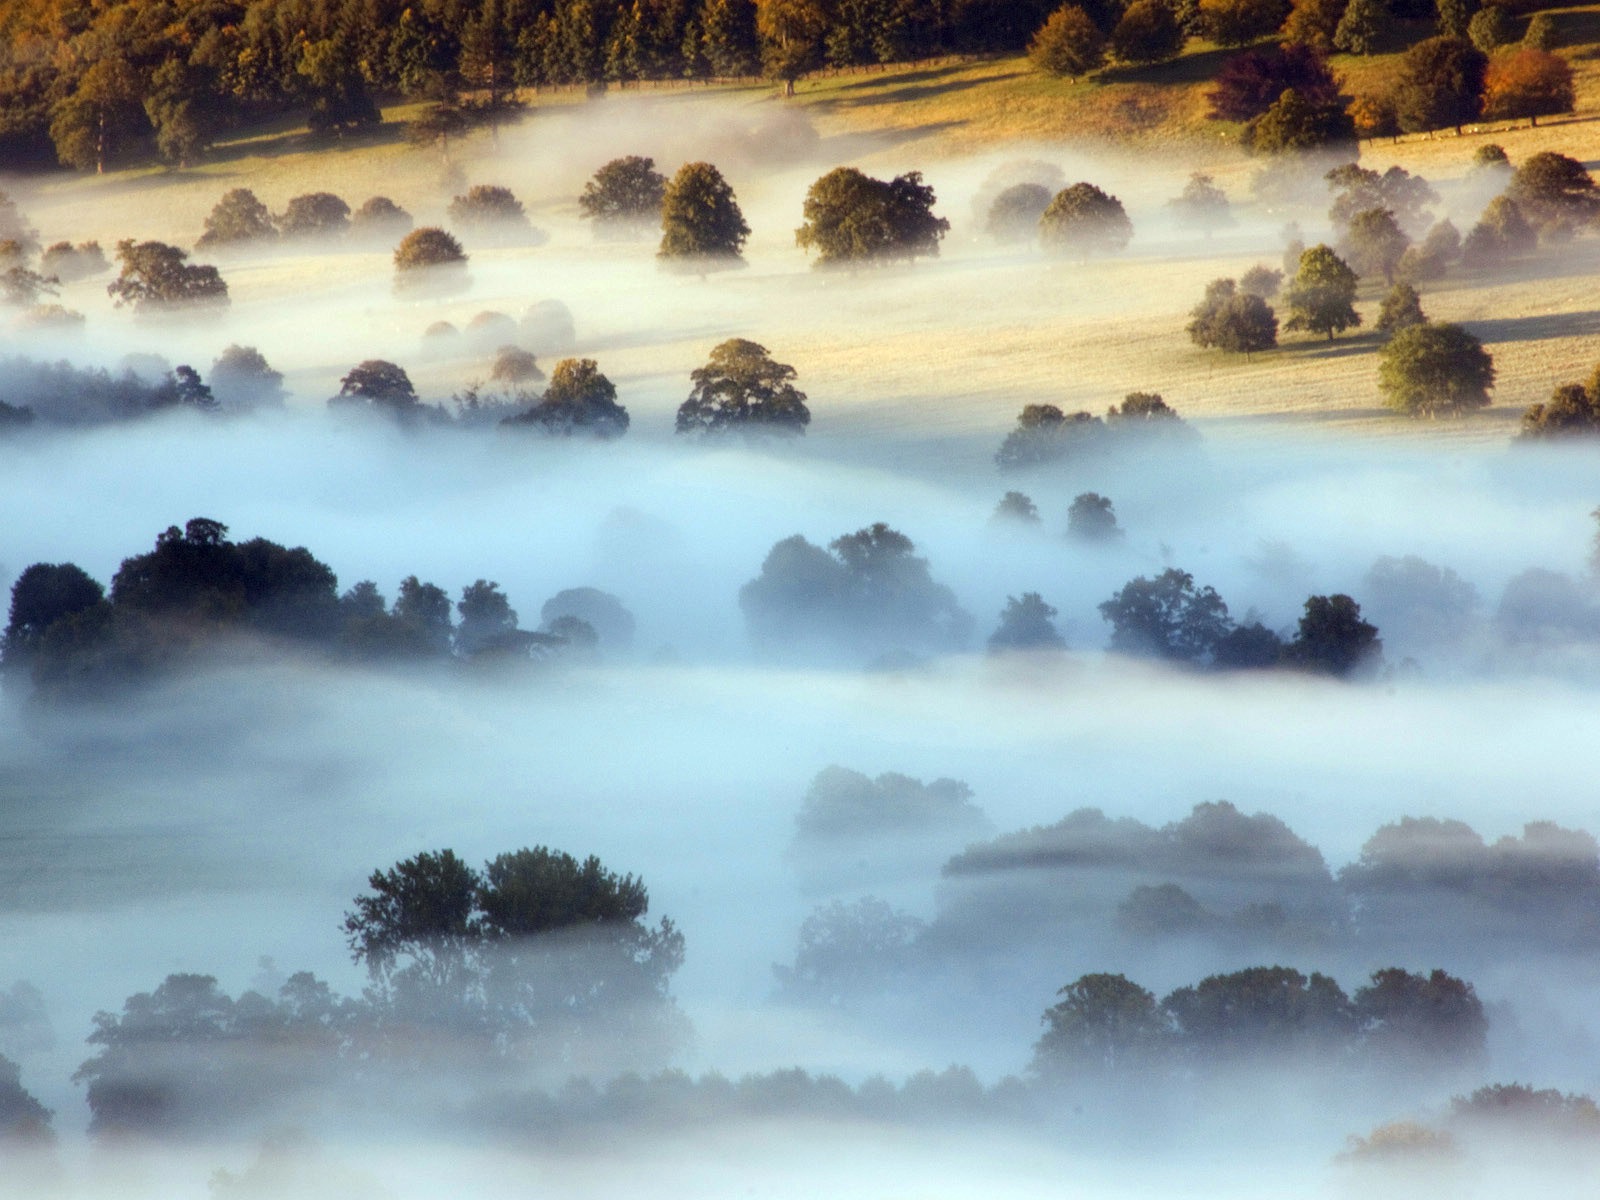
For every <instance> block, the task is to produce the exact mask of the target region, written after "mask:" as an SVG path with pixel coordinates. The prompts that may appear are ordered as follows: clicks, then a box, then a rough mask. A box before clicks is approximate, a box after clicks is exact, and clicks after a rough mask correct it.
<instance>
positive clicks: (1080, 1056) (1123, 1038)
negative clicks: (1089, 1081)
mask: <svg viewBox="0 0 1600 1200" xmlns="http://www.w3.org/2000/svg"><path fill="white" fill-rule="evenodd" d="M1056 994H1057V995H1058V996H1060V997H1061V1000H1059V1001H1058V1002H1057V1003H1056V1004H1054V1005H1052V1006H1051V1007H1050V1008H1048V1009H1046V1010H1045V1013H1044V1017H1043V1018H1042V1019H1043V1021H1044V1024H1045V1026H1046V1028H1045V1033H1044V1036H1043V1037H1041V1038H1040V1039H1039V1040H1038V1042H1036V1043H1035V1044H1034V1047H1033V1062H1032V1064H1031V1065H1030V1068H1029V1069H1030V1071H1032V1072H1033V1073H1034V1074H1036V1075H1038V1076H1040V1077H1042V1078H1044V1079H1058V1080H1070V1079H1072V1078H1073V1077H1075V1076H1077V1075H1078V1074H1079V1073H1081V1072H1089V1073H1091V1074H1096V1075H1098V1074H1101V1073H1115V1072H1122V1071H1138V1070H1144V1069H1148V1068H1149V1067H1150V1066H1151V1065H1152V1063H1153V1062H1154V1061H1155V1060H1156V1059H1157V1058H1158V1057H1159V1056H1160V1055H1161V1053H1162V1052H1163V1051H1164V1050H1166V1049H1167V1047H1168V1044H1169V1043H1170V1041H1171V1038H1172V1023H1171V1021H1170V1019H1169V1018H1168V1017H1167V1015H1166V1013H1165V1012H1164V1011H1163V1010H1162V1008H1161V1007H1160V1006H1159V1005H1158V1004H1157V1003H1156V998H1155V995H1154V994H1153V993H1151V992H1148V991H1146V990H1145V989H1144V988H1142V987H1140V986H1139V985H1138V984H1136V983H1133V982H1131V981H1130V980H1128V979H1127V978H1126V977H1125V976H1122V975H1106V974H1096V975H1082V976H1079V977H1078V979H1076V980H1075V981H1073V982H1072V983H1069V984H1068V985H1067V986H1066V987H1064V988H1062V989H1061V990H1060V991H1059V992H1058V993H1056Z"/></svg>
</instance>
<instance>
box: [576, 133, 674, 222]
mask: <svg viewBox="0 0 1600 1200" xmlns="http://www.w3.org/2000/svg"><path fill="white" fill-rule="evenodd" d="M655 168H656V161H655V159H653V158H646V157H643V156H641V155H637V154H630V155H628V156H627V157H625V158H614V159H612V160H611V161H610V162H608V163H606V164H605V166H603V167H601V168H600V169H599V170H598V171H596V172H595V173H594V177H593V178H592V179H590V180H589V182H587V183H586V184H584V185H583V195H581V196H579V197H578V208H579V210H580V211H581V215H582V216H583V219H584V220H586V221H593V222H594V229H595V232H596V233H597V234H600V235H603V236H606V237H632V236H636V235H638V234H639V233H642V232H643V231H645V230H648V229H654V228H657V227H658V226H659V225H660V224H661V201H662V198H663V197H664V196H665V195H666V191H667V177H666V176H665V175H663V174H661V172H659V171H657V170H656V169H655Z"/></svg>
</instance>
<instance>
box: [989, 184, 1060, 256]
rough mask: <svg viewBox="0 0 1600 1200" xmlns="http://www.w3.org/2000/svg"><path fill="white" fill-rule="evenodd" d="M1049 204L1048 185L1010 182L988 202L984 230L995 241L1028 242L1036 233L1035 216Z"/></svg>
mask: <svg viewBox="0 0 1600 1200" xmlns="http://www.w3.org/2000/svg"><path fill="white" fill-rule="evenodd" d="M1049 207H1050V189H1049V188H1047V187H1045V186H1044V185H1042V184H1038V183H1017V184H1013V185H1012V186H1010V187H1008V188H1006V189H1005V190H1004V191H1002V192H1000V193H999V194H998V195H996V196H995V198H994V201H993V202H992V203H991V204H990V205H989V212H988V214H987V216H986V217H985V218H984V224H983V228H984V232H985V233H987V234H988V235H989V236H990V237H992V238H994V239H995V241H997V242H1007V243H1015V242H1031V241H1033V240H1034V239H1036V238H1037V237H1038V236H1039V218H1040V217H1042V216H1043V215H1044V210H1045V209H1047V208H1049Z"/></svg>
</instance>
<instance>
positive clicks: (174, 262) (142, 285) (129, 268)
mask: <svg viewBox="0 0 1600 1200" xmlns="http://www.w3.org/2000/svg"><path fill="white" fill-rule="evenodd" d="M188 258H189V256H188V254H186V253H185V252H184V251H182V250H179V249H178V248H177V247H176V246H169V245H167V244H166V243H165V242H135V241H134V240H133V239H131V238H128V239H125V240H123V241H120V242H118V243H117V262H118V263H119V264H121V268H122V270H121V274H119V275H118V276H117V278H116V280H115V281H114V282H112V283H111V284H109V285H108V286H107V287H106V291H107V292H108V293H110V295H111V297H112V300H113V301H114V303H115V304H116V305H117V306H118V307H119V308H120V307H121V306H122V305H124V304H131V305H133V308H134V311H135V312H138V313H160V312H175V311H181V310H207V309H209V310H216V309H220V308H225V307H227V304H228V285H227V284H226V283H224V282H223V279H222V276H221V275H220V274H219V273H218V271H217V269H216V268H215V267H208V266H191V265H189V263H188Z"/></svg>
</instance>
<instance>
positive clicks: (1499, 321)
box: [1462, 309, 1600, 344]
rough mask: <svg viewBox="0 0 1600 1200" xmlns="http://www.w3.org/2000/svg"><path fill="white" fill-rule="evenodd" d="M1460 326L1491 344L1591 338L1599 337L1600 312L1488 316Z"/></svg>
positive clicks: (1596, 310) (1592, 310) (1587, 310)
mask: <svg viewBox="0 0 1600 1200" xmlns="http://www.w3.org/2000/svg"><path fill="white" fill-rule="evenodd" d="M1462 325H1464V326H1465V327H1466V328H1467V329H1469V330H1470V331H1471V332H1472V333H1474V334H1476V335H1477V336H1478V337H1480V338H1482V339H1483V340H1484V341H1485V342H1488V343H1491V344H1492V343H1497V342H1543V341H1548V340H1550V339H1553V338H1573V337H1595V336H1596V335H1600V309H1586V310H1585V311H1583V312H1564V313H1545V314H1542V315H1537V316H1526V317H1489V318H1486V319H1484V320H1481V321H1463V322H1462Z"/></svg>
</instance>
